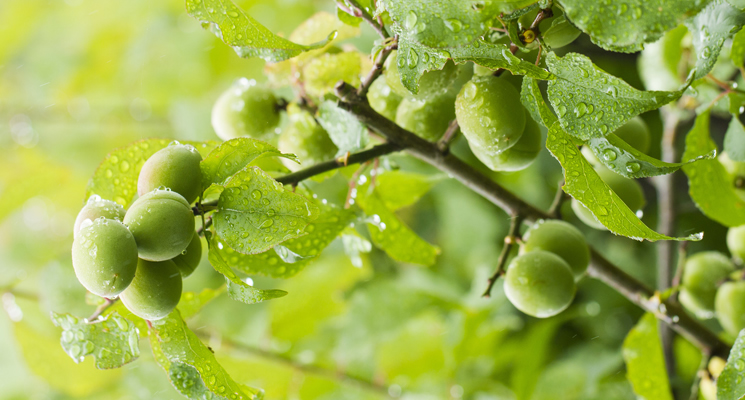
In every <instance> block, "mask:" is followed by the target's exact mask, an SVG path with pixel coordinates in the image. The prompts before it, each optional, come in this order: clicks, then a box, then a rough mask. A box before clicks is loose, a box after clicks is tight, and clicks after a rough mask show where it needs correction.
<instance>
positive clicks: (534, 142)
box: [471, 111, 543, 172]
mask: <svg viewBox="0 0 745 400" xmlns="http://www.w3.org/2000/svg"><path fill="white" fill-rule="evenodd" d="M526 113H527V111H526ZM542 147H543V141H542V138H541V127H540V126H539V125H538V123H536V122H535V121H534V120H533V118H531V117H530V116H526V120H525V130H524V131H523V135H522V137H520V140H518V141H517V143H515V145H514V146H512V147H510V148H509V149H507V150H505V151H503V152H501V153H497V154H495V155H489V154H488V153H486V152H485V151H482V150H481V148H479V147H478V146H476V145H471V151H472V152H473V154H474V155H475V156H476V157H477V158H478V159H479V160H480V161H481V162H482V163H484V165H486V166H487V167H489V169H491V170H492V171H503V172H513V171H520V170H522V169H525V168H528V167H529V166H530V164H532V163H533V161H534V160H535V159H536V157H538V153H540V152H541V148H542Z"/></svg>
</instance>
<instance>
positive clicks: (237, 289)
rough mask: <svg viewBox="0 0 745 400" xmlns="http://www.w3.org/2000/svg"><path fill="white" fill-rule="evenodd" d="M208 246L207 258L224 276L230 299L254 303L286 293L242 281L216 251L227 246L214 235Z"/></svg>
mask: <svg viewBox="0 0 745 400" xmlns="http://www.w3.org/2000/svg"><path fill="white" fill-rule="evenodd" d="M209 247H210V250H209V256H208V257H207V258H208V259H209V262H210V264H212V268H214V269H215V271H217V272H219V273H221V274H223V275H224V276H225V281H226V283H227V288H228V297H230V298H231V299H233V300H236V301H240V302H242V303H246V304H255V303H260V302H262V301H265V300H271V299H276V298H279V297H282V296H286V295H287V292H285V291H284V290H277V289H270V290H263V289H256V288H255V287H253V286H250V285H249V284H247V283H246V282H243V281H242V280H241V278H239V277H238V275H236V274H235V272H233V270H232V269H231V268H230V266H229V265H228V264H227V263H226V262H225V259H224V258H223V256H222V254H221V253H220V252H219V251H218V250H222V249H224V248H225V247H227V246H225V245H224V244H222V243H220V242H219V241H218V240H217V238H216V237H213V238H212V239H210V246H209Z"/></svg>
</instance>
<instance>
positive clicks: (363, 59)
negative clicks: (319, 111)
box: [300, 51, 372, 98]
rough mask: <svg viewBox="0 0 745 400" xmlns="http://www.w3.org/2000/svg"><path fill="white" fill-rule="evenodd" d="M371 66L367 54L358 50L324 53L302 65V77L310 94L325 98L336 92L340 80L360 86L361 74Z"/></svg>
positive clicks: (314, 96)
mask: <svg viewBox="0 0 745 400" xmlns="http://www.w3.org/2000/svg"><path fill="white" fill-rule="evenodd" d="M371 66H372V64H371V63H370V61H369V59H368V58H367V56H366V55H363V54H362V53H360V52H358V51H344V52H341V53H324V54H320V55H318V56H317V57H315V58H313V59H312V60H309V61H308V62H307V63H305V64H304V65H303V66H302V73H301V78H300V79H301V82H303V84H304V87H305V91H306V93H307V94H308V95H309V96H311V97H313V98H323V97H324V96H326V95H333V94H334V88H335V87H336V85H337V84H338V83H339V81H344V82H346V83H348V84H350V85H352V86H355V87H358V86H359V85H360V78H361V75H362V74H363V73H367V71H368V70H369V69H370V67H371Z"/></svg>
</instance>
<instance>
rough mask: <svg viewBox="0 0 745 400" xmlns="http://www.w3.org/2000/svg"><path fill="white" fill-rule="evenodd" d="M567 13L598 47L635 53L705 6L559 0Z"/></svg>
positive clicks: (688, 0)
mask: <svg viewBox="0 0 745 400" xmlns="http://www.w3.org/2000/svg"><path fill="white" fill-rule="evenodd" d="M559 3H560V4H561V5H562V6H563V7H564V13H565V15H566V16H567V17H568V18H569V20H570V21H572V23H573V24H574V25H575V26H577V27H578V28H579V29H581V30H582V32H585V33H587V34H588V35H590V39H592V41H593V42H594V43H595V44H597V45H598V46H600V47H602V48H604V49H606V50H613V51H622V52H625V53H632V52H635V51H639V50H641V49H643V48H644V44H645V43H650V42H654V41H656V40H657V39H659V38H660V37H662V35H663V34H664V33H665V32H666V31H668V30H670V29H672V28H674V27H676V26H677V25H678V24H680V23H681V22H683V20H685V19H686V18H688V17H689V16H691V15H693V14H695V13H696V12H697V11H698V10H700V9H701V7H703V6H704V5H706V1H701V0H621V1H614V2H610V1H609V2H603V1H597V0H559Z"/></svg>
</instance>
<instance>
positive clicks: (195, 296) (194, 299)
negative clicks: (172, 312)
mask: <svg viewBox="0 0 745 400" xmlns="http://www.w3.org/2000/svg"><path fill="white" fill-rule="evenodd" d="M223 292H225V286H220V287H219V288H217V289H210V288H204V289H202V291H201V292H199V293H194V292H183V293H181V299H180V300H179V302H178V307H177V308H178V310H179V312H180V313H181V317H182V318H184V319H187V318H189V317H192V316H194V315H196V314H197V313H198V312H199V311H200V310H201V309H202V308H203V307H204V306H205V305H206V304H207V303H209V302H210V301H212V300H213V299H214V298H215V297H217V296H219V295H221V294H223Z"/></svg>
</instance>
